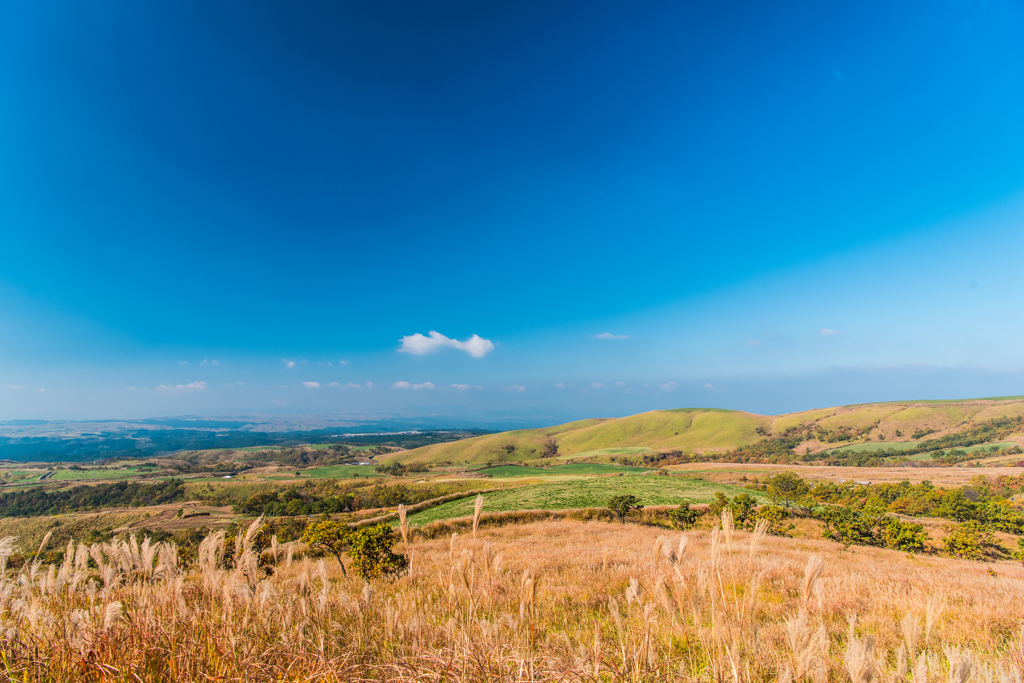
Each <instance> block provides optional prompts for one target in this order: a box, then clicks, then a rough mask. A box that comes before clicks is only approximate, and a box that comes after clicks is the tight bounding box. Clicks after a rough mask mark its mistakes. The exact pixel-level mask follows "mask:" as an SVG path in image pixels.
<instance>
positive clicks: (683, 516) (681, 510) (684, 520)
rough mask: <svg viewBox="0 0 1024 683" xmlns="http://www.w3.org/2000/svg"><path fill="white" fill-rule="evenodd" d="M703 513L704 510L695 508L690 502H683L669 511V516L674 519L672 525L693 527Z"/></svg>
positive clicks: (686, 527)
mask: <svg viewBox="0 0 1024 683" xmlns="http://www.w3.org/2000/svg"><path fill="white" fill-rule="evenodd" d="M702 514H704V513H703V512H702V511H700V510H694V509H693V508H691V507H690V505H689V504H688V503H683V504H682V505H680V506H679V507H678V508H676V509H675V510H672V511H671V512H669V513H668V518H669V520H671V521H672V526H674V527H675V528H677V529H692V528H693V525H694V524H696V523H697V520H698V519H700V516H701V515H702Z"/></svg>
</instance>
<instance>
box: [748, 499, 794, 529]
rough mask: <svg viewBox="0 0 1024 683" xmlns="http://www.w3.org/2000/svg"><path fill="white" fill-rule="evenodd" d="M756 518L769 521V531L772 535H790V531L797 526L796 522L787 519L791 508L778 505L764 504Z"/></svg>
mask: <svg viewBox="0 0 1024 683" xmlns="http://www.w3.org/2000/svg"><path fill="white" fill-rule="evenodd" d="M754 519H755V520H757V521H765V522H767V523H768V533H769V534H771V535H772V536H789V532H790V531H792V530H793V529H795V528H796V525H795V524H792V523H790V522H788V521H787V520H789V510H787V509H786V508H784V507H780V506H778V505H762V506H761V509H760V510H758V511H757V514H756V515H754Z"/></svg>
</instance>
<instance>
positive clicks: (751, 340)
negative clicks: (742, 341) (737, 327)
mask: <svg viewBox="0 0 1024 683" xmlns="http://www.w3.org/2000/svg"><path fill="white" fill-rule="evenodd" d="M747 343H748V344H750V345H751V346H760V345H761V342H759V341H758V340H756V339H748V340H747Z"/></svg>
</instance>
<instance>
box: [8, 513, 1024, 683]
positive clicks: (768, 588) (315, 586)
mask: <svg viewBox="0 0 1024 683" xmlns="http://www.w3.org/2000/svg"><path fill="white" fill-rule="evenodd" d="M250 532H251V533H250V534H248V535H247V537H248V538H251V537H252V533H253V532H252V530H250ZM664 533H665V532H664V530H659V529H653V528H649V527H641V526H633V525H620V524H609V523H607V522H603V521H594V522H577V521H567V520H560V521H549V522H540V523H536V524H528V525H514V526H505V527H498V528H492V527H488V526H487V525H485V524H480V525H479V527H478V529H477V533H476V535H477V538H476V539H475V540H474V539H473V538H471V537H468V536H463V535H455V536H454V537H448V538H437V539H435V540H423V539H422V538H420V539H417V538H415V537H412V538H410V543H411V553H412V555H413V562H412V568H411V572H410V574H408V575H405V576H402V577H401V578H399V579H397V580H395V581H393V582H378V583H375V584H374V585H372V586H370V585H366V584H364V583H363V582H361V581H360V580H358V579H356V578H355V577H354V576H353V575H352V573H350V575H349V577H347V578H346V577H342V576H341V572H340V570H339V569H338V567H337V564H336V563H335V562H334V561H333V560H331V561H318V560H309V559H302V560H294V561H293V560H292V559H291V558H292V557H293V554H292V551H293V550H294V549H293V548H289V547H287V546H285V547H278V546H276V545H275V546H274V550H273V552H274V553H275V554H276V555H277V562H278V569H277V571H276V572H275V573H274V575H273V576H272V577H270V578H268V579H261V578H260V577H261V576H262V575H261V574H260V573H259V572H258V571H257V570H256V568H255V561H254V560H255V558H254V557H253V556H252V554H251V553H250V552H248V551H247V545H246V541H245V538H246V537H243V539H242V540H241V541H240V543H242V547H241V550H242V556H243V560H242V561H241V562H240V563H239V568H237V569H232V570H224V569H219V568H217V567H216V566H215V563H216V558H217V556H218V554H219V553H220V552H222V550H221V547H220V546H219V545H218V543H222V542H223V536H222V535H220V534H218V535H215V536H214V537H212V538H211V539H210V540H208V541H207V542H204V546H203V548H202V549H201V551H200V553H199V555H200V566H198V567H194V568H189V569H187V570H186V569H183V568H181V567H179V566H178V564H177V561H176V553H175V551H174V549H173V547H170V546H162V545H158V546H152V547H151V546H148V545H147V544H145V543H143V544H134V545H133V544H131V543H128V544H117V545H109V546H104V547H101V546H92V547H85V546H81V547H79V548H72V549H71V552H70V553H69V557H70V558H71V559H70V560H69V561H68V562H67V563H66V564H65V565H63V566H61V567H49V568H48V567H41V566H35V567H28V568H26V569H24V570H23V571H22V573H21V574H20V575H18V576H13V575H12V573H11V572H10V571H7V572H6V573H5V576H4V580H3V582H2V585H0V634H2V636H3V641H2V644H0V665H2V667H3V671H2V672H0V675H2V676H6V678H7V679H8V680H23V679H25V680H107V681H114V680H126V681H127V680H143V681H198V680H203V681H205V680H239V681H241V680H245V681H258V680H267V681H271V680H273V681H278V680H289V681H300V680H301V681H306V680H316V681H320V680H324V681H339V680H345V681H349V680H381V681H412V680H417V681H439V680H446V681H447V680H450V681H483V680H488V681H490V680H502V681H506V680H507V681H513V680H515V681H529V680H573V681H575V680H586V681H610V680H630V681H655V680H658V681H661V680H685V681H736V682H737V683H739V682H740V681H766V682H768V681H772V682H774V681H782V682H784V683H785V682H788V681H797V680H805V681H812V682H813V683H826V681H830V680H831V681H848V680H852V681H853V682H854V683H869V682H871V681H877V682H878V683H895V682H896V681H908V682H910V681H913V683H927V682H928V681H940V680H941V681H949V682H950V683H964V681H966V680H967V679H968V678H971V679H973V680H977V681H978V682H979V683H992V682H993V681H1000V683H1002V681H1006V682H1007V683H1009V682H1010V681H1014V682H1017V681H1019V680H1020V678H1019V671H1020V669H1021V667H1022V665H1024V644H1022V640H1021V620H1022V616H1024V606H1022V604H1024V603H1022V601H1021V598H1022V593H1024V570H1022V569H1021V568H1020V567H1018V566H1016V565H1012V564H999V565H982V564H976V563H969V562H962V561H957V560H948V559H940V558H933V557H913V558H910V557H906V556H904V555H901V554H899V553H895V552H891V551H886V550H878V549H866V548H858V549H855V550H851V551H840V550H839V546H837V545H835V544H831V543H828V542H825V541H815V540H806V539H801V540H793V539H777V538H772V537H765V536H763V535H762V534H760V533H753V534H751V533H744V532H738V531H735V530H733V529H732V528H731V525H729V524H726V529H725V530H724V531H719V530H714V531H712V532H690V533H689V534H685V535H684V534H680V533H670V534H668V535H667V536H663V534H664ZM0 554H2V553H0ZM90 557H92V558H94V559H95V560H98V562H99V565H100V569H99V570H97V569H95V568H90V567H89V566H88V560H89V558H90ZM993 566H994V567H995V568H996V569H998V576H993V575H992V574H991V573H990V569H992V567H993Z"/></svg>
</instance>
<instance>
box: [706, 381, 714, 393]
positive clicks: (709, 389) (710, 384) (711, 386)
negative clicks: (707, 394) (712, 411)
mask: <svg viewBox="0 0 1024 683" xmlns="http://www.w3.org/2000/svg"><path fill="white" fill-rule="evenodd" d="M704 388H705V389H707V390H708V391H714V390H715V385H714V384H712V383H711V382H708V383H707V384H705V385H704Z"/></svg>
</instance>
